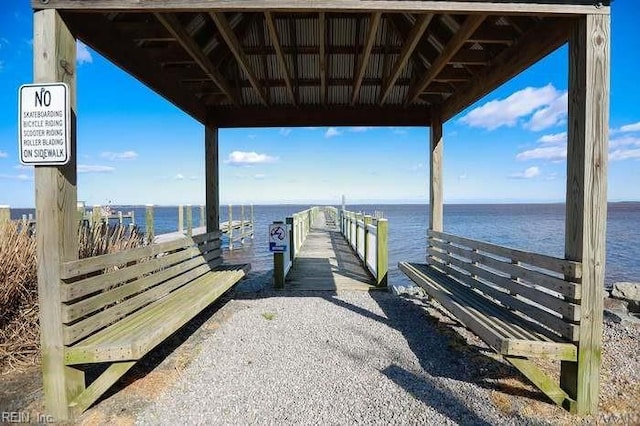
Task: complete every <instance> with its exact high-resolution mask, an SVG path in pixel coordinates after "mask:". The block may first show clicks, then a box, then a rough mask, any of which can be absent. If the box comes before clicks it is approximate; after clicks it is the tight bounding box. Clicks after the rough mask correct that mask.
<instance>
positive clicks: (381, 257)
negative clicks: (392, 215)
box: [376, 219, 389, 287]
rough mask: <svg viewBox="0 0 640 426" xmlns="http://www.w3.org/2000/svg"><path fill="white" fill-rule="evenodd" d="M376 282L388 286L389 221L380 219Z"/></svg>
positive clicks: (377, 233)
mask: <svg viewBox="0 0 640 426" xmlns="http://www.w3.org/2000/svg"><path fill="white" fill-rule="evenodd" d="M376 237H377V242H376V249H377V250H378V253H377V255H376V282H377V285H378V286H379V287H386V286H387V272H388V270H389V222H388V221H387V219H378V225H377V229H376Z"/></svg>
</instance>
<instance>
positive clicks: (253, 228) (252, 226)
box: [251, 204, 256, 240]
mask: <svg viewBox="0 0 640 426" xmlns="http://www.w3.org/2000/svg"><path fill="white" fill-rule="evenodd" d="M255 234H256V226H255V222H254V216H253V204H251V239H252V240H253V237H254V236H255Z"/></svg>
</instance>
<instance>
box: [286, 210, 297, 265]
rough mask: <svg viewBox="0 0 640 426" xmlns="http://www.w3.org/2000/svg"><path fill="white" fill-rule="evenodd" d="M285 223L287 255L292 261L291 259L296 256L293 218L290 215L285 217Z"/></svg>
mask: <svg viewBox="0 0 640 426" xmlns="http://www.w3.org/2000/svg"><path fill="white" fill-rule="evenodd" d="M285 223H286V224H287V225H288V227H289V257H290V259H291V261H292V262H293V259H295V258H296V247H295V243H294V242H295V240H294V235H293V234H294V232H295V230H294V227H293V218H292V217H288V218H286V219H285Z"/></svg>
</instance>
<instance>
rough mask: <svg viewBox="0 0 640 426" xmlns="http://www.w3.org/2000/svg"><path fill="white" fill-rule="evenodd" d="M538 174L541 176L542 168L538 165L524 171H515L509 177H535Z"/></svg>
mask: <svg viewBox="0 0 640 426" xmlns="http://www.w3.org/2000/svg"><path fill="white" fill-rule="evenodd" d="M537 176H540V168H539V167H538V166H531V167H529V168H527V169H525V171H524V172H521V173H514V174H512V175H511V176H509V177H511V178H513V179H533V178H534V177H537Z"/></svg>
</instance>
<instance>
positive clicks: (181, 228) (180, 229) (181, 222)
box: [178, 204, 184, 234]
mask: <svg viewBox="0 0 640 426" xmlns="http://www.w3.org/2000/svg"><path fill="white" fill-rule="evenodd" d="M178 232H179V233H181V234H182V233H183V232H184V206H183V205H182V204H180V205H179V206H178Z"/></svg>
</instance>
